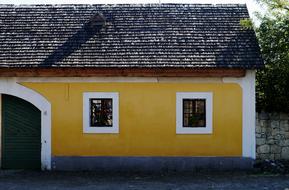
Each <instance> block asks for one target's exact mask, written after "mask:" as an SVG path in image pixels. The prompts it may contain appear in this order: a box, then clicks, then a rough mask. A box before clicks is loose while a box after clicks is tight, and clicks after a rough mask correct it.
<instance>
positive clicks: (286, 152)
mask: <svg viewBox="0 0 289 190" xmlns="http://www.w3.org/2000/svg"><path fill="white" fill-rule="evenodd" d="M281 159H289V147H283V148H282V152H281Z"/></svg>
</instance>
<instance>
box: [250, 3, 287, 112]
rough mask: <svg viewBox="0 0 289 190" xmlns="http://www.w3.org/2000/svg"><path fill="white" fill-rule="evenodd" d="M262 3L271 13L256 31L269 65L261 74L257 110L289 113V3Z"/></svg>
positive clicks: (266, 15)
mask: <svg viewBox="0 0 289 190" xmlns="http://www.w3.org/2000/svg"><path fill="white" fill-rule="evenodd" d="M260 1H261V3H263V4H265V5H267V7H268V9H267V10H268V11H267V13H266V14H265V15H264V16H262V17H259V19H261V24H260V26H259V27H257V28H256V33H257V37H258V40H259V44H260V46H261V52H262V56H263V58H264V61H265V63H266V66H265V69H263V70H260V71H258V72H257V84H256V93H257V94H256V98H257V110H258V111H260V110H265V111H269V112H289V1H287V0H270V1H269V0H260Z"/></svg>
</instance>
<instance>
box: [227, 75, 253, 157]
mask: <svg viewBox="0 0 289 190" xmlns="http://www.w3.org/2000/svg"><path fill="white" fill-rule="evenodd" d="M223 82H224V83H237V84H239V85H240V86H241V87H242V91H243V95H242V97H243V98H242V107H243V112H242V123H243V126H242V155H243V157H248V158H253V159H255V158H256V139H255V116H256V109H255V107H256V106H255V103H256V102H255V70H247V71H246V76H245V77H243V78H230V77H225V78H223Z"/></svg>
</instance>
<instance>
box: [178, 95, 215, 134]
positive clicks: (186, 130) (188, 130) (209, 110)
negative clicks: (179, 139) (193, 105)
mask: <svg viewBox="0 0 289 190" xmlns="http://www.w3.org/2000/svg"><path fill="white" fill-rule="evenodd" d="M183 99H205V100H206V126H205V127H196V128H194V127H183V126H184V125H183ZM212 123H213V93H212V92H177V94H176V133H177V134H211V133H213V127H212Z"/></svg>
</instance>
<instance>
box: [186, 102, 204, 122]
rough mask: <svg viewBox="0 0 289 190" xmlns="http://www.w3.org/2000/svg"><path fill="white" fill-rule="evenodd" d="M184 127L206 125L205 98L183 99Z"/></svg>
mask: <svg viewBox="0 0 289 190" xmlns="http://www.w3.org/2000/svg"><path fill="white" fill-rule="evenodd" d="M183 127H206V100H205V99H183Z"/></svg>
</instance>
